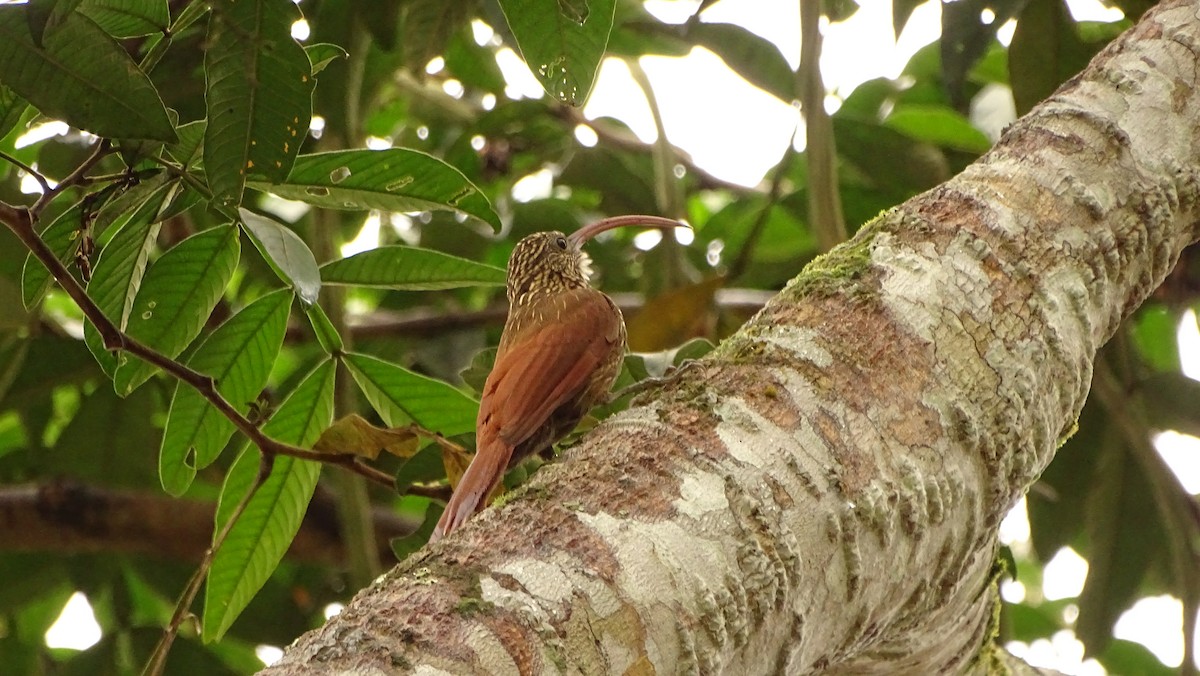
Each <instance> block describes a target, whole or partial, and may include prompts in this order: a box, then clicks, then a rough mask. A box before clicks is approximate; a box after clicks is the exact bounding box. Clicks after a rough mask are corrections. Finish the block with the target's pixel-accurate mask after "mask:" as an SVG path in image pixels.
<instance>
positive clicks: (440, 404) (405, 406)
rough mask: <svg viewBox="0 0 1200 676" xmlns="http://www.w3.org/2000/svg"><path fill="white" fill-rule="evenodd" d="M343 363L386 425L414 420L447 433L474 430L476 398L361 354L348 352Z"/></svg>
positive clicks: (476, 408) (444, 434) (462, 432)
mask: <svg viewBox="0 0 1200 676" xmlns="http://www.w3.org/2000/svg"><path fill="white" fill-rule="evenodd" d="M346 366H347V367H348V368H349V369H350V375H352V376H354V381H355V382H356V383H358V387H359V389H360V390H362V392H363V394H365V395H366V396H367V400H368V401H370V402H371V406H373V407H374V408H375V410H376V411H377V412H378V413H379V415H380V417H382V418H383V420H384V422H386V423H387V424H388V426H389V427H400V426H402V425H407V424H409V423H415V424H417V425H420V426H421V427H423V428H425V429H427V430H430V431H432V432H438V433H440V434H442V435H443V436H447V437H452V436H454V435H456V434H465V433H467V432H473V431H474V430H475V415H476V414H477V413H478V412H479V402H477V401H475V400H474V399H472V398H471V397H469V396H467V395H466V394H464V393H463V392H462V391H460V390H457V389H455V388H453V387H451V386H450V385H447V384H446V383H444V382H442V381H440V380H434V379H433V378H427V377H425V376H422V375H419V374H416V373H413V372H412V371H409V370H408V369H405V368H402V367H400V366H396V365H395V364H390V363H388V362H385V361H383V360H381V359H376V358H375V357H368V356H366V355H362V354H350V355H347V356H346Z"/></svg>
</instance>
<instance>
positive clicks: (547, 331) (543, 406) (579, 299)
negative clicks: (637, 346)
mask: <svg viewBox="0 0 1200 676" xmlns="http://www.w3.org/2000/svg"><path fill="white" fill-rule="evenodd" d="M543 303H545V304H546V307H544V308H540V311H541V313H542V316H543V317H544V319H542V320H540V321H535V322H532V323H531V324H530V325H529V326H514V327H512V328H514V329H516V330H515V331H513V333H514V335H513V336H511V337H510V339H509V340H507V341H505V345H504V349H501V351H500V352H499V353H497V355H496V365H495V366H494V367H493V368H492V373H491V375H489V376H488V379H487V382H486V383H485V384H484V388H483V397H482V399H481V401H480V406H479V420H478V427H479V429H480V432H481V435H482V433H483V430H484V428H485V427H487V428H490V430H489V431H492V430H494V431H495V434H496V436H497V437H498V438H499V439H501V440H503V441H504V442H505V443H507V444H510V445H512V446H516V445H518V444H520V443H521V442H523V441H525V440H526V439H528V438H529V437H530V436H532V435H533V434H534V432H536V431H537V430H538V428H540V427H541V426H542V425H543V424H544V423H545V422H546V420H547V419H548V418H549V417H550V414H551V413H553V412H554V410H555V409H557V408H558V407H559V406H562V405H563V404H565V403H567V402H568V401H570V400H571V398H572V397H574V396H576V395H578V394H579V392H580V391H581V390H582V389H583V388H584V387H585V386H587V384H588V381H589V378H590V376H591V374H592V373H593V372H595V371H596V369H597V368H599V367H600V366H601V365H602V364H603V363H604V362H605V360H607V359H611V358H612V356H611V355H612V351H613V348H614V344H615V343H616V342H617V341H618V340H620V330H621V326H620V323H621V318H620V315H619V314H618V313H617V312H616V310H615V308H614V306H613V305H612V301H610V300H609V299H608V298H607V297H606V296H605V295H604V294H602V293H600V292H599V291H596V290H595V289H590V288H585V289H576V290H573V291H569V292H565V293H560V294H555V295H554V296H551V297H549V298H547V299H546V300H545V301H543ZM528 311H532V312H534V313H536V312H538V311H539V308H529V309H528Z"/></svg>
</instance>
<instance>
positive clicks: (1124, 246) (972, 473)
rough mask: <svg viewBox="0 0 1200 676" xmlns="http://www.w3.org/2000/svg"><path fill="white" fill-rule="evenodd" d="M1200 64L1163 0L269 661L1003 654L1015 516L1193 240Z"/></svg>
mask: <svg viewBox="0 0 1200 676" xmlns="http://www.w3.org/2000/svg"><path fill="white" fill-rule="evenodd" d="M1198 76H1200V9H1198V8H1197V5H1196V4H1195V3H1194V2H1191V1H1190V0H1176V1H1174V2H1166V3H1163V4H1161V5H1160V6H1159V7H1158V8H1156V9H1154V10H1151V11H1150V12H1148V13H1147V15H1146V16H1145V17H1144V19H1143V20H1142V21H1141V22H1140V23H1139V24H1138V25H1137V26H1135V27H1134V28H1133V29H1131V30H1130V31H1129V32H1128V33H1126V34H1125V35H1124V36H1122V37H1121V38H1120V39H1119V40H1117V41H1116V42H1114V43H1113V44H1111V45H1110V46H1109V47H1108V48H1107V49H1105V50H1104V51H1103V52H1102V53H1101V54H1100V55H1099V56H1098V57H1097V58H1096V59H1095V60H1094V61H1093V63H1092V64H1091V65H1090V66H1089V67H1088V69H1087V70H1086V71H1085V72H1083V73H1082V74H1080V75H1079V76H1077V77H1076V78H1074V79H1073V80H1071V81H1070V82H1068V83H1067V84H1066V85H1065V86H1064V87H1063V88H1062V89H1060V90H1059V92H1057V93H1056V94H1055V95H1054V96H1052V97H1051V98H1050V99H1049V100H1048V101H1046V102H1045V103H1043V104H1042V105H1040V106H1038V107H1037V108H1036V109H1035V110H1034V111H1032V112H1031V113H1030V114H1029V115H1028V116H1026V117H1025V118H1023V119H1021V120H1020V121H1018V122H1017V123H1015V124H1013V125H1012V127H1011V128H1010V129H1008V130H1007V132H1006V133H1005V134H1004V137H1003V138H1002V139H1001V140H1000V142H999V143H998V144H997V145H996V147H995V148H994V149H993V150H991V151H990V152H989V153H987V155H985V156H984V157H983V158H981V159H980V160H979V161H978V162H976V163H975V164H974V165H972V166H971V167H969V168H968V169H967V170H966V171H964V172H963V173H962V174H961V175H959V176H957V177H955V178H954V179H952V180H951V181H949V182H947V183H946V184H944V185H942V186H940V187H938V188H936V189H934V190H931V191H929V192H928V193H925V194H923V195H920V196H918V197H916V198H914V199H912V200H909V201H908V202H906V203H905V204H903V205H901V206H900V207H897V208H895V209H892V210H890V211H888V212H886V213H884V214H882V215H881V216H880V217H879V218H878V219H877V220H876V221H874V222H873V223H871V224H870V225H868V226H867V227H865V228H864V229H863V230H862V231H861V232H860V233H859V234H858V235H857V236H856V237H855V238H854V239H853V240H852V241H851V242H849V243H847V244H846V245H843V246H842V247H839V248H838V249H836V250H834V251H833V252H831V253H830V254H828V255H826V256H824V257H822V258H820V259H818V260H817V261H815V262H814V263H813V264H812V265H810V266H809V267H808V269H806V270H805V271H804V272H803V273H802V274H801V275H800V276H799V277H797V278H796V279H795V280H793V282H792V283H791V284H790V285H789V286H788V287H787V288H786V289H784V290H783V291H782V292H781V293H780V294H779V295H778V296H777V297H776V298H775V299H774V300H773V301H771V302H770V303H769V304H768V305H767V307H766V308H764V309H763V311H762V312H760V313H759V314H758V315H757V316H756V317H755V318H754V319H753V320H752V321H751V322H749V323H748V324H747V325H746V326H745V327H744V328H743V329H742V330H741V331H739V332H738V334H737V335H735V336H734V337H732V338H730V339H729V340H728V341H726V342H725V343H724V344H722V345H721V346H720V347H719V348H718V349H717V350H716V351H715V352H714V353H713V354H712V355H710V356H709V357H708V358H706V359H705V360H703V361H702V362H700V363H699V364H698V365H696V366H694V367H693V368H689V369H685V370H683V371H682V372H681V373H680V374H679V375H678V376H677V377H676V378H675V379H674V381H673V382H672V383H671V384H670V385H669V386H667V387H665V388H664V389H662V390H661V391H659V392H657V393H656V395H655V398H654V399H653V400H651V401H644V402H643V403H640V404H639V405H637V406H635V407H633V408H631V409H630V410H628V411H625V412H624V413H621V414H619V415H617V416H615V417H613V418H612V419H610V420H609V421H607V422H606V423H605V424H603V425H601V426H600V427H598V428H597V429H596V430H595V431H593V432H592V433H591V434H590V435H588V436H587V438H586V439H585V440H584V441H583V442H582V443H581V444H579V445H578V446H577V447H576V448H573V449H571V450H569V451H568V452H567V453H566V454H565V458H564V459H563V461H562V462H559V463H556V464H553V465H550V466H547V467H545V468H543V469H542V470H541V471H540V472H538V474H537V475H536V476H535V477H534V478H533V480H532V481H531V482H530V483H529V484H528V485H527V486H526V487H525V488H523V489H521V490H520V491H519V492H518V495H517V496H514V497H513V498H512V499H509V500H507V501H506V502H505V503H504V504H503V506H502V507H499V508H494V509H491V510H488V511H487V512H485V513H484V514H482V515H480V517H479V518H476V519H475V520H473V521H472V522H471V523H470V524H469V525H468V526H467V527H465V528H464V529H463V530H461V531H460V532H459V533H456V534H455V535H454V536H453V537H449V538H447V539H446V540H444V541H443V542H441V543H439V544H438V545H437V546H434V547H431V548H427V549H426V550H423V551H422V552H420V553H418V554H416V555H414V556H413V557H411V558H410V559H409V560H408V561H406V562H405V563H404V564H402V565H400V566H398V567H397V568H396V569H395V570H393V571H392V572H391V573H389V574H387V575H385V576H384V577H382V578H380V579H379V580H378V581H377V582H376V583H375V584H373V585H372V586H371V587H370V588H368V589H366V590H364V591H362V592H361V593H360V594H359V595H358V596H357V597H356V598H355V599H354V601H353V602H352V603H351V604H350V605H349V606H348V607H347V608H346V610H345V611H344V612H343V613H342V614H341V615H339V616H338V617H336V618H334V619H333V620H331V621H330V622H328V623H327V624H326V625H325V626H324V627H322V628H321V629H318V630H316V631H313V632H310V633H309V634H307V635H305V636H304V637H302V638H301V639H300V640H299V641H298V642H297V643H296V644H295V645H293V646H292V647H290V648H289V649H288V650H287V652H286V654H285V656H284V658H283V660H282V661H281V662H280V663H279V664H278V665H276V666H275V667H273V668H271V669H268V670H267V672H266V673H270V674H297V673H328V672H330V671H341V670H356V671H360V672H362V673H402V672H405V673H407V672H412V673H422V674H434V673H455V674H459V673H483V674H507V673H520V674H530V673H559V672H567V673H579V672H582V673H631V674H650V673H660V674H675V673H700V674H713V673H737V674H761V673H788V674H799V673H823V674H896V673H948V672H949V673H962V672H984V671H988V670H991V669H998V670H1003V669H1005V668H1006V666H1005V665H1006V664H1008V660H1007V657H1005V656H1000V655H997V654H994V653H993V652H992V650H993V649H992V648H991V641H990V639H991V637H992V635H993V632H994V624H995V613H996V607H997V603H998V600H997V593H996V585H995V584H994V582H995V575H994V572H993V571H994V561H995V558H996V550H997V541H996V529H997V526H998V525H999V523H1000V520H1001V518H1002V517H1003V516H1004V514H1005V513H1006V512H1007V511H1008V509H1009V508H1010V507H1012V505H1013V504H1014V503H1015V502H1016V501H1017V499H1018V498H1019V497H1020V496H1021V495H1022V494H1023V493H1024V491H1025V490H1026V488H1027V487H1028V486H1029V485H1030V484H1031V483H1032V482H1033V481H1034V480H1035V479H1036V478H1037V476H1038V474H1039V473H1040V472H1041V471H1042V470H1043V469H1044V468H1045V467H1046V465H1047V464H1048V463H1049V462H1050V460H1051V458H1052V457H1053V455H1054V452H1055V449H1056V448H1057V447H1058V446H1059V445H1060V444H1061V443H1062V441H1063V440H1064V439H1065V438H1066V437H1067V436H1069V435H1070V434H1071V432H1072V431H1073V429H1074V425H1075V419H1076V416H1077V415H1078V413H1079V411H1080V409H1081V407H1082V406H1083V402H1084V399H1085V398H1086V397H1087V393H1088V388H1089V384H1090V381H1091V376H1092V363H1093V359H1094V358H1095V355H1096V350H1097V349H1098V348H1099V347H1100V345H1102V344H1103V343H1104V342H1105V341H1106V340H1107V339H1108V338H1109V337H1111V336H1112V334H1113V332H1114V331H1116V329H1117V326H1118V324H1119V323H1120V321H1121V320H1122V318H1123V317H1125V316H1127V315H1128V314H1129V313H1131V312H1132V311H1133V310H1134V309H1135V308H1136V307H1137V306H1138V305H1139V304H1140V303H1141V302H1142V300H1143V299H1145V297H1146V296H1147V295H1148V294H1149V293H1150V292H1151V291H1152V290H1153V289H1154V288H1155V287H1156V286H1157V285H1158V284H1159V283H1160V282H1161V281H1162V280H1163V278H1164V277H1165V276H1166V274H1167V273H1168V271H1169V270H1170V269H1171V267H1172V266H1173V265H1174V263H1175V261H1176V260H1177V258H1178V256H1179V253H1180V251H1181V250H1182V249H1183V248H1184V247H1185V246H1187V245H1188V244H1190V243H1192V242H1193V241H1195V240H1196V239H1197V238H1198V237H1200V220H1198V213H1200V212H1198V206H1200V162H1198V159H1200V86H1198V85H1200V83H1198V82H1197V79H1198Z"/></svg>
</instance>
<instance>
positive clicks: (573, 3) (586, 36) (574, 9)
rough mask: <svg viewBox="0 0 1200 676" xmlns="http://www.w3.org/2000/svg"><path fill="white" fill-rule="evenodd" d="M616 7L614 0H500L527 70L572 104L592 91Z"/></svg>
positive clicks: (552, 91)
mask: <svg viewBox="0 0 1200 676" xmlns="http://www.w3.org/2000/svg"><path fill="white" fill-rule="evenodd" d="M616 6H617V3H616V0H591V2H583V1H582V0H500V8H501V9H502V10H504V18H505V19H507V20H508V27H509V28H511V29H512V32H513V36H514V37H516V39H517V46H518V47H520V48H521V55H522V56H523V57H524V58H525V63H526V64H528V65H529V70H531V71H533V74H534V75H535V76H537V79H538V81H540V82H541V83H542V87H543V88H545V90H546V91H547V92H548V93H549V94H550V95H551V96H553V97H555V98H556V99H558V100H559V101H562V102H563V103H567V104H570V105H572V106H581V105H583V102H584V101H586V100H587V97H588V93H590V92H591V91H592V83H593V82H595V80H596V70H597V69H598V68H599V66H600V59H601V58H603V57H604V48H605V47H606V46H607V45H608V34H609V33H610V32H611V31H612V25H613V14H614V12H615V10H616Z"/></svg>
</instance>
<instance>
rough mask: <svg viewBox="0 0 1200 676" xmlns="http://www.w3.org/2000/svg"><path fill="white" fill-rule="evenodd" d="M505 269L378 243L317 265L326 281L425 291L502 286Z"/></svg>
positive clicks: (427, 251)
mask: <svg viewBox="0 0 1200 676" xmlns="http://www.w3.org/2000/svg"><path fill="white" fill-rule="evenodd" d="M505 274H506V273H505V271H504V269H503V268H497V267H495V266H492V265H485V264H483V263H476V262H475V261H469V260H467V259H465V258H459V257H458V256H451V255H450V254H444V253H442V252H440V251H433V250H430V249H417V248H413V247H407V246H399V245H397V246H381V247H379V248H377V249H370V250H368V251H363V252H362V253H357V254H354V255H353V256H349V257H347V258H342V259H340V260H336V261H332V262H329V263H326V264H325V265H322V266H321V278H322V279H323V280H324V281H325V283H327V284H346V285H350V286H369V287H375V288H380V289H401V290H410V291H412V290H416V291H427V290H434V289H456V288H459V287H463V286H504V280H505Z"/></svg>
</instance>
